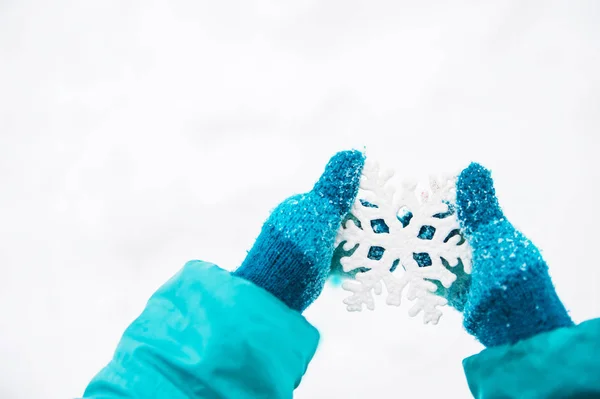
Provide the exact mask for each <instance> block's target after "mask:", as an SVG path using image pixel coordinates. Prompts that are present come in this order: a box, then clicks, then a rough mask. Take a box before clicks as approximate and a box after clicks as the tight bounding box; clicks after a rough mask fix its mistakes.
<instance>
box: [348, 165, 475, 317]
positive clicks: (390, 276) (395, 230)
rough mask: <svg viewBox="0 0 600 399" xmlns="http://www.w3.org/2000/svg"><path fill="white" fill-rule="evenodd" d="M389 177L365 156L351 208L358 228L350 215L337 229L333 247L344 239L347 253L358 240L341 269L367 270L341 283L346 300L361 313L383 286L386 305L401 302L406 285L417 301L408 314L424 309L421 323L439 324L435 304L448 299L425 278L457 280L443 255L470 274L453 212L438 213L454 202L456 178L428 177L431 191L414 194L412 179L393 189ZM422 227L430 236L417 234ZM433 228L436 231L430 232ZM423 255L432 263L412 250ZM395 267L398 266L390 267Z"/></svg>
mask: <svg viewBox="0 0 600 399" xmlns="http://www.w3.org/2000/svg"><path fill="white" fill-rule="evenodd" d="M392 176H393V172H392V171H390V170H388V171H380V168H379V165H378V164H377V163H375V162H373V161H369V160H367V162H366V163H365V166H364V169H363V174H362V177H361V181H360V190H359V194H358V196H357V200H356V202H355V203H354V206H353V208H352V210H351V211H350V213H351V214H352V215H353V216H354V217H355V218H356V219H358V220H359V221H360V226H358V225H357V224H356V223H355V222H354V221H353V220H352V219H350V220H349V221H348V222H347V223H346V226H345V228H342V229H340V231H339V233H338V237H337V241H336V246H337V245H339V244H340V243H342V242H344V241H345V244H344V246H343V249H344V250H345V251H350V250H352V249H353V248H355V247H356V246H357V244H358V247H357V248H356V250H355V251H354V252H353V253H352V254H351V255H350V256H347V257H343V258H342V259H341V264H342V268H343V270H344V272H350V271H352V270H355V269H359V268H367V269H369V270H367V271H364V272H359V273H357V274H356V276H355V281H352V280H350V281H346V282H344V284H343V285H342V287H343V288H344V289H345V290H347V291H350V292H352V295H351V296H349V297H348V298H346V299H345V300H344V303H345V304H346V305H347V309H348V310H349V311H361V310H362V308H363V304H364V305H366V307H367V308H368V309H370V310H373V309H374V308H375V303H374V296H373V294H376V295H380V294H381V293H382V288H383V285H385V288H386V291H387V293H388V295H387V300H386V302H387V304H389V305H394V306H399V305H400V302H401V297H402V294H403V291H404V289H405V288H406V287H408V291H407V295H406V296H407V298H408V299H409V300H411V301H415V302H414V305H413V306H412V308H411V309H410V310H409V315H410V316H416V315H417V314H418V313H419V312H421V311H423V317H424V322H425V323H429V322H431V323H432V324H437V322H438V321H439V318H440V316H441V315H442V312H441V311H440V310H439V309H438V306H444V305H446V304H447V300H446V299H445V298H442V297H441V296H438V295H435V294H434V292H435V291H436V289H437V287H436V285H435V284H434V283H432V282H431V281H427V280H426V279H428V280H437V281H439V282H440V283H441V284H442V285H443V286H444V287H446V288H448V287H450V285H451V284H452V283H453V282H454V280H456V275H455V274H454V273H452V272H451V271H449V270H448V269H447V268H446V267H445V266H444V264H443V263H442V260H441V258H444V259H445V260H446V261H447V262H448V263H449V265H450V266H451V267H454V266H456V265H457V264H458V263H459V259H460V260H462V262H463V266H464V271H465V273H470V272H471V249H470V247H469V246H468V244H467V243H466V242H464V243H462V245H458V243H459V242H460V241H461V240H462V237H461V235H460V234H456V232H457V231H458V229H459V224H458V220H457V218H456V214H452V215H450V216H446V217H440V216H439V215H442V214H446V215H448V213H449V211H450V206H449V204H454V203H455V198H456V188H455V178H445V179H436V178H430V181H429V189H428V190H423V191H421V192H420V193H419V194H417V183H416V182H413V181H406V182H404V183H403V184H402V185H401V187H400V188H399V189H395V188H394V186H393V185H392V184H390V179H391V177H392ZM407 212H410V213H412V218H410V220H409V221H408V224H406V221H407V219H406V218H405V219H403V218H402V217H403V216H406V215H407ZM434 215H438V217H434ZM403 221H404V224H403ZM405 224H406V226H405ZM423 226H426V227H425V229H427V230H428V232H429V234H425V235H422V234H420V233H422V230H421V229H422V228H423ZM432 228H433V229H435V231H433V236H431V232H432V230H433V229H432ZM451 233H452V235H451ZM419 235H421V237H419ZM425 236H426V238H423V237H425ZM462 241H464V240H462ZM377 247H379V248H377ZM372 248H375V249H376V250H377V252H379V253H378V256H371V255H370V252H371V251H373V250H372ZM382 250H383V254H381V251H382ZM424 253H426V254H428V255H429V258H430V261H431V265H430V266H424V267H419V264H418V263H417V261H416V260H415V259H414V257H413V254H424ZM397 260H399V264H398V261H397ZM394 265H396V266H402V267H396V268H394V267H393V266H394ZM390 269H392V270H390ZM362 270H364V269H362Z"/></svg>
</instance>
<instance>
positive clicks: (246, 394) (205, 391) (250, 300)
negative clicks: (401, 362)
mask: <svg viewBox="0 0 600 399" xmlns="http://www.w3.org/2000/svg"><path fill="white" fill-rule="evenodd" d="M318 341H319V334H318V332H317V330H316V329H315V328H314V327H313V326H311V325H310V324H309V323H308V322H307V321H306V320H305V319H304V317H302V315H301V314H300V313H298V312H296V311H293V310H291V309H290V308H288V307H287V306H286V305H285V304H283V303H282V302H280V301H279V300H278V299H277V298H275V297H274V296H272V295H271V294H270V293H268V292H267V291H265V290H263V289H262V288H259V287H257V286H255V285H254V284H252V283H250V282H248V281H246V280H244V279H242V278H239V277H235V276H232V275H231V274H230V273H229V272H227V271H225V270H222V269H220V268H219V267H217V266H215V265H212V264H209V263H205V262H201V261H191V262H188V263H187V264H186V265H185V266H184V267H183V269H182V270H181V271H180V272H179V273H178V274H177V275H175V276H174V277H173V278H171V279H170V280H169V281H168V282H167V283H166V284H165V285H163V286H162V287H161V288H160V289H159V290H158V291H157V292H156V293H155V294H154V295H153V296H152V297H151V298H150V300H149V301H148V304H147V305H146V308H145V309H144V311H143V312H142V314H141V315H140V316H139V317H138V318H137V319H136V320H135V321H134V322H133V323H132V324H131V325H130V326H129V327H128V328H127V330H126V331H125V333H124V334H123V337H122V338H121V341H120V343H119V345H118V347H117V350H116V352H115V354H114V357H113V359H112V361H111V362H110V363H109V364H108V365H107V366H106V367H105V368H104V369H103V370H101V371H100V372H99V373H98V375H96V376H95V377H94V379H93V380H92V381H91V382H90V384H89V385H88V387H87V389H86V391H85V393H84V398H96V399H100V398H102V399H114V398H132V399H133V398H136V399H137V398H140V399H142V398H143V399H149V398H168V399H180V398H181V399H183V398H185V399H188V398H203V399H204V398H227V399H229V398H231V399H246V398H248V399H250V398H252V399H256V398H269V399H271V398H292V392H293V390H294V389H295V388H296V387H297V386H298V384H299V383H300V380H301V378H302V376H303V375H304V372H305V371H306V368H307V366H308V363H309V362H310V360H311V359H312V356H313V355H314V353H315V351H316V348H317V344H318Z"/></svg>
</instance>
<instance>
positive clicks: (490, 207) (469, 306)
mask: <svg viewBox="0 0 600 399" xmlns="http://www.w3.org/2000/svg"><path fill="white" fill-rule="evenodd" d="M456 188H457V198H456V205H457V212H458V219H459V221H460V224H461V227H462V229H463V232H464V234H465V237H466V239H467V241H468V242H469V244H470V245H471V247H472V248H473V272H472V275H471V282H470V288H469V291H468V293H467V295H466V296H465V299H466V301H464V310H463V312H464V326H465V328H466V329H467V331H468V332H469V333H470V334H472V335H474V336H475V337H476V338H477V339H478V340H479V341H480V342H481V343H482V344H484V345H485V346H487V347H491V346H498V345H503V344H512V343H515V342H517V341H520V340H523V339H526V338H529V337H532V336H534V335H537V334H539V333H542V332H546V331H551V330H554V329H557V328H560V327H567V326H572V325H573V321H572V320H571V318H570V317H569V315H568V314H567V311H566V310H565V307H564V305H563V304H562V302H561V301H560V299H559V298H558V295H557V294H556V291H555V289H554V286H553V285H552V281H551V279H550V276H549V275H548V266H547V265H546V262H545V261H544V259H543V258H542V256H541V254H540V252H539V250H538V249H537V248H536V246H535V245H533V243H532V242H531V241H530V240H529V239H527V237H525V236H524V235H523V234H522V233H521V232H519V231H518V230H516V229H515V228H514V226H513V225H512V224H511V223H510V222H509V221H508V220H507V219H506V217H505V216H504V214H503V212H502V210H501V208H500V206H499V204H498V199H497V198H496V194H495V190H494V186H493V181H492V178H491V175H490V172H489V171H488V170H487V169H485V168H483V167H482V166H481V165H478V164H475V163H473V164H471V165H470V166H469V167H467V168H466V169H465V170H463V171H462V172H461V174H460V176H459V177H458V181H457V184H456Z"/></svg>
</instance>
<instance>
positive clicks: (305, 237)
mask: <svg viewBox="0 0 600 399" xmlns="http://www.w3.org/2000/svg"><path fill="white" fill-rule="evenodd" d="M364 160H365V157H364V155H363V154H362V153H361V152H359V151H344V152H339V153H337V154H336V155H335V156H334V157H333V158H331V160H330V161H329V163H328V164H327V167H326V168H325V172H324V173H323V175H322V176H321V178H320V179H319V181H318V182H317V183H316V184H315V186H314V188H313V189H312V190H311V191H310V192H308V193H306V194H300V195H295V196H293V197H290V198H288V199H287V200H285V201H283V202H282V203H281V204H279V206H277V208H275V210H274V211H273V212H272V214H271V216H270V217H269V219H268V220H267V221H266V222H265V224H264V225H263V228H262V231H261V233H260V235H259V236H258V238H257V239H256V242H255V244H254V246H253V247H252V249H251V250H250V251H249V252H248V255H247V257H246V259H245V260H244V262H243V263H242V265H241V266H240V267H239V269H237V270H236V271H235V272H234V274H235V275H237V276H240V277H243V278H245V279H247V280H249V281H252V282H253V283H255V284H256V285H258V286H260V287H262V288H264V289H266V290H267V291H269V292H271V293H272V294H273V295H275V296H276V297H278V298H279V299H281V300H282V301H283V302H285V303H286V304H287V305H288V306H289V307H290V308H292V309H295V310H297V311H299V312H302V311H304V309H306V308H307V307H308V305H310V304H311V303H312V302H313V301H314V300H315V299H316V298H317V297H318V296H319V294H320V293H321V292H322V291H323V287H324V285H325V280H326V279H327V276H328V275H329V271H330V267H331V259H332V256H333V251H334V241H335V237H336V235H337V231H338V229H339V228H340V226H341V222H342V219H343V218H344V217H345V216H346V214H347V213H348V212H349V211H350V209H351V207H352V204H353V203H354V200H355V198H356V195H357V193H358V187H359V183H360V176H361V172H362V168H363V165H364Z"/></svg>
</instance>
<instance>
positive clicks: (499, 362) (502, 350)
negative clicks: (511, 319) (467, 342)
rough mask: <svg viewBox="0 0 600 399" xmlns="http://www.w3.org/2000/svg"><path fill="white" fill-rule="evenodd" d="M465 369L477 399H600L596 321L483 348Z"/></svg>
mask: <svg viewBox="0 0 600 399" xmlns="http://www.w3.org/2000/svg"><path fill="white" fill-rule="evenodd" d="M463 366H464V369H465V373H466V376H467V380H468V382H469V388H470V389H471V392H472V393H473V396H474V397H475V398H478V399H492V398H502V399H505V398H506V399H508V398H519V399H529V398H535V399H542V398H600V319H593V320H589V321H587V322H585V323H582V324H580V325H578V326H575V327H564V328H560V329H557V330H554V331H550V332H547V333H543V334H539V335H536V336H534V337H532V338H529V339H527V340H523V341H520V342H517V343H516V344H514V345H505V346H499V347H493V348H488V349H485V350H484V351H483V352H481V353H479V354H478V355H475V356H471V357H469V358H467V359H465V360H464V361H463Z"/></svg>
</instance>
